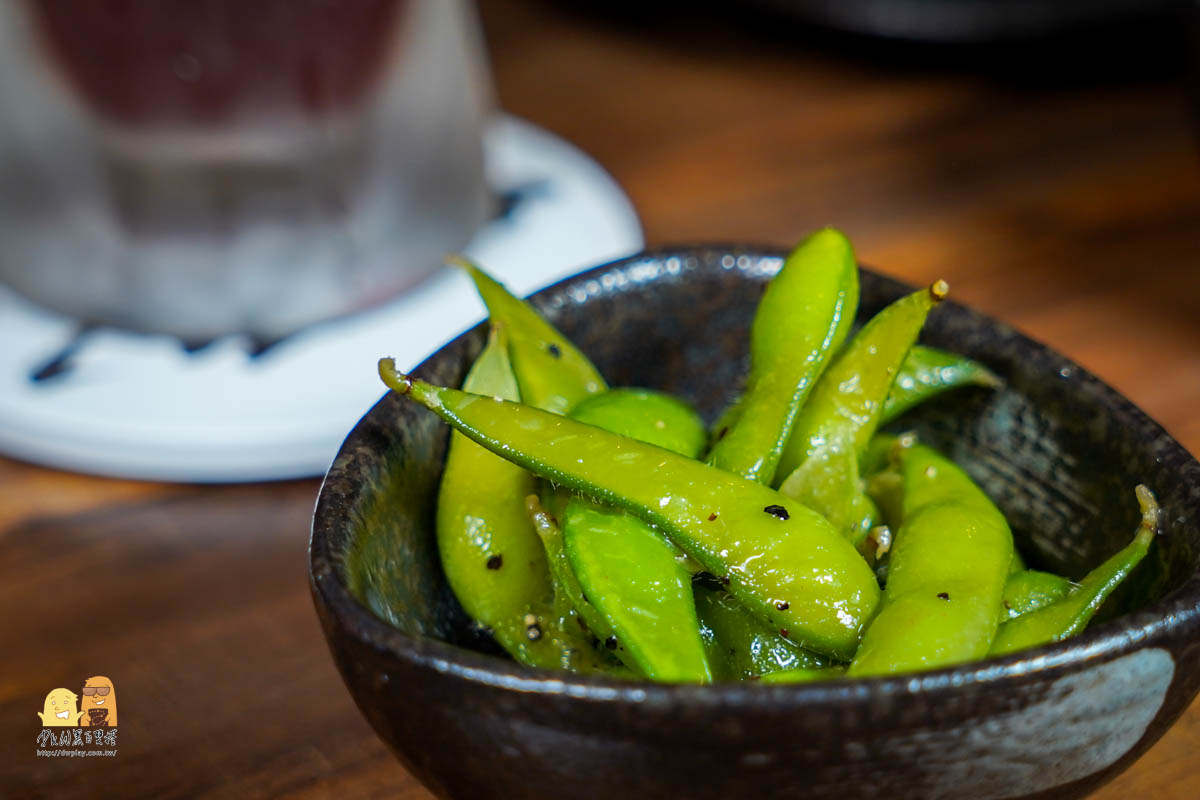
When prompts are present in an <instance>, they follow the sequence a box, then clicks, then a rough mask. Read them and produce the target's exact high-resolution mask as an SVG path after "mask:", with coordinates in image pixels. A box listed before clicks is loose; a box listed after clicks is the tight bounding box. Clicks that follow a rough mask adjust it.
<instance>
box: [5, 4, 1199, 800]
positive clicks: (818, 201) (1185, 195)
mask: <svg viewBox="0 0 1200 800" xmlns="http://www.w3.org/2000/svg"><path fill="white" fill-rule="evenodd" d="M481 10H482V12H483V18H484V23H485V33H486V35H487V41H488V44H489V48H490V56H491V59H492V62H493V69H494V75H495V81H496V86H497V91H498V96H499V99H500V102H501V104H502V105H503V106H504V107H505V108H506V109H507V110H509V111H511V112H513V113H516V114H518V115H521V116H523V117H526V118H528V119H530V120H532V121H534V122H536V123H538V124H540V125H544V126H546V127H548V128H550V129H551V130H553V131H555V132H557V133H559V134H561V135H563V136H565V137H566V138H568V139H570V140H571V141H573V142H575V143H576V144H578V145H580V146H581V147H582V148H584V149H585V150H587V151H588V152H590V153H592V154H593V155H594V156H595V157H596V158H597V159H598V160H599V161H600V162H601V163H602V164H603V165H604V166H605V167H606V168H608V169H609V170H610V171H611V172H612V174H613V175H614V176H615V177H616V179H617V180H618V181H619V182H620V183H621V184H622V185H623V186H624V187H625V188H626V190H627V191H628V192H629V194H630V196H631V197H632V199H633V201H634V204H635V205H636V207H637V209H638V211H639V213H640V214H641V215H642V219H643V223H644V226H645V230H646V236H647V239H648V241H649V242H650V243H651V244H667V243H682V242H696V241H735V240H736V241H753V242H760V243H768V244H777V245H786V244H788V243H790V242H792V241H794V240H796V239H797V238H798V237H799V236H801V235H802V234H803V233H804V232H805V231H807V230H809V229H811V228H813V227H815V226H818V225H823V224H834V225H837V226H839V227H842V228H843V229H845V230H846V231H847V232H848V233H849V234H850V235H851V237H852V239H853V240H854V241H855V243H856V246H857V248H858V253H859V256H860V258H861V260H863V261H864V262H866V263H869V264H872V265H873V266H876V267H877V268H879V269H882V270H883V271H885V272H888V273H891V274H894V275H896V276H898V277H901V278H903V279H906V280H909V281H912V282H917V283H925V282H928V281H930V280H932V279H934V278H936V277H944V278H946V279H947V280H949V281H950V283H951V285H952V287H953V288H952V293H953V296H954V297H955V298H956V299H958V300H960V301H962V302H965V303H968V304H970V305H973V306H975V307H977V308H980V309H981V310H983V311H986V312H987V313H989V314H992V315H994V316H996V317H999V318H1001V319H1004V320H1006V321H1008V322H1010V323H1012V324H1013V325H1015V326H1016V327H1018V328H1020V329H1022V330H1023V331H1024V332H1026V333H1028V334H1030V335H1031V336H1033V337H1034V338H1037V339H1040V340H1042V341H1045V342H1047V343H1049V344H1051V345H1052V346H1054V347H1055V348H1057V349H1058V350H1060V351H1061V352H1063V353H1065V354H1067V355H1068V356H1070V357H1071V358H1073V359H1075V360H1076V361H1078V362H1080V363H1081V364H1083V365H1084V366H1086V367H1087V368H1088V369H1090V370H1092V371H1094V372H1095V373H1097V374H1098V375H1099V376H1100V377H1102V378H1103V379H1104V380H1106V381H1108V382H1109V383H1111V384H1112V385H1113V386H1115V387H1116V388H1117V389H1118V390H1120V391H1122V392H1123V393H1125V394H1126V395H1127V396H1129V397H1130V398H1132V399H1133V400H1134V401H1135V402H1137V403H1138V404H1139V405H1141V406H1142V407H1143V408H1144V409H1145V410H1146V411H1147V412H1148V413H1149V414H1150V415H1151V416H1153V417H1154V418H1156V419H1157V420H1159V421H1160V422H1161V423H1162V424H1163V425H1164V426H1165V427H1166V428H1167V429H1168V430H1169V431H1171V432H1172V433H1173V434H1174V435H1175V436H1176V437H1177V438H1178V439H1179V440H1180V441H1181V442H1183V444H1184V445H1185V446H1186V447H1188V448H1189V449H1190V450H1191V451H1192V452H1194V453H1195V452H1200V416H1197V414H1196V413H1195V412H1196V409H1197V408H1200V314H1198V313H1197V312H1198V311H1200V269H1198V267H1200V263H1198V257H1197V252H1198V250H1200V166H1198V164H1197V157H1196V129H1195V128H1194V127H1192V126H1191V125H1190V124H1189V118H1188V116H1187V113H1186V107H1185V103H1184V95H1183V92H1182V88H1181V87H1180V86H1177V85H1175V84H1173V83H1171V82H1163V81H1135V82H1125V83H1109V84H1094V85H1086V84H1084V85H1078V84H1076V85H1074V86H1060V87H1054V86H1049V85H1046V86H1032V87H1031V86H1029V85H1023V86H1015V85H1011V84H1005V83H1002V82H998V81H996V80H989V79H985V78H981V77H973V76H971V75H970V74H962V73H953V72H949V71H938V70H928V69H910V68H905V69H901V68H897V67H895V66H893V65H887V64H880V63H874V64H872V63H870V62H866V61H861V60H855V59H851V58H848V57H841V56H838V55H837V54H831V53H829V52H824V53H821V52H817V51H814V50H812V49H811V48H801V47H795V46H791V45H789V44H788V42H787V41H786V40H785V39H784V38H783V37H767V38H763V37H759V36H756V35H752V34H750V33H747V32H746V31H728V30H724V29H723V26H719V25H707V26H706V25H691V26H688V27H686V28H678V29H676V28H674V27H672V26H671V25H662V24H660V25H659V26H657V27H654V28H638V27H635V26H631V25H626V24H617V23H611V22H603V21H597V20H596V19H593V18H590V17H587V16H581V15H578V14H575V13H571V12H569V11H566V10H564V9H563V8H562V7H561V6H560V5H558V4H552V3H544V2H528V0H524V1H523V0H487V2H484V3H482V5H481ZM316 491H317V483H316V482H315V481H303V482H292V483H281V484H263V485H255V486H243V487H182V486H170V485H153V484H143V483H136V482H128V481H115V480H108V479H102V478H91V477H85V476H78V475H71V474H66V473H59V472H56V471H53V470H46V469H41V468H36V467H32V466H28V465H25V464H20V463H17V462H13V461H5V460H0V608H2V609H3V610H4V611H3V614H0V643H3V646H4V651H5V659H4V669H3V670H2V671H0V752H3V754H4V758H3V761H2V762H0V763H3V765H4V766H3V767H2V768H0V796H4V797H22V796H45V797H62V796H93V795H98V794H100V793H102V792H105V791H108V792H111V793H114V794H119V795H121V796H126V797H183V796H197V795H198V796H232V797H259V796H280V795H289V796H302V797H328V796H337V797H338V798H341V799H342V800H348V799H349V798H358V797H379V796H389V797H394V796H397V795H399V796H400V797H406V798H425V797H428V796H429V795H428V793H426V792H425V790H424V789H422V788H421V787H420V786H419V785H417V784H416V783H415V781H414V780H413V779H412V778H411V777H409V776H408V775H407V774H406V773H405V772H404V770H403V769H402V768H401V767H400V766H399V765H398V764H397V763H396V762H395V761H394V760H393V759H392V758H391V756H390V755H389V754H388V753H387V752H386V750H385V749H384V747H383V745H382V744H381V743H379V741H378V740H377V739H376V738H375V737H374V735H373V734H372V733H371V731H370V729H369V728H368V727H367V725H366V723H365V722H364V721H363V719H362V718H361V716H360V715H359V713H358V711H357V709H355V707H354V706H353V704H352V702H351V701H350V698H349V696H348V694H347V693H346V691H345V689H344V688H343V686H342V684H341V681H340V679H339V678H338V676H337V674H336V672H335V670H334V668H333V664H332V662H331V660H330V658H329V655H328V653H327V651H326V649H325V645H324V642H323V641H322V639H321V635H320V631H319V629H318V626H317V622H316V619H315V616H314V614H313V611H312V607H311V603H310V600H309V597H308V588H307V584H306V581H305V545H306V542H307V529H308V522H309V517H310V514H311V510H312V504H313V501H314V498H315V495H316ZM96 673H101V674H105V675H108V676H110V677H112V679H113V681H114V683H115V684H116V686H117V687H118V690H119V692H120V697H121V701H120V702H121V708H122V720H123V721H124V722H125V724H123V725H122V726H121V728H120V742H119V747H118V750H119V755H118V756H117V757H116V758H115V759H67V760H60V759H39V758H36V757H35V756H34V750H35V742H34V739H35V736H36V732H37V731H36V717H35V716H34V712H35V711H37V710H39V709H40V708H41V701H42V698H43V697H44V695H45V693H46V692H47V691H48V690H49V689H51V688H53V687H55V686H60V685H61V686H68V687H71V686H75V685H76V684H80V685H81V684H82V680H83V679H84V678H85V677H87V676H88V675H92V674H96ZM1198 746H1200V707H1196V706H1194V707H1193V709H1192V710H1191V711H1190V712H1189V713H1188V714H1187V715H1186V716H1185V718H1184V719H1183V720H1181V721H1180V723H1179V724H1177V725H1176V726H1175V727H1174V729H1173V730H1172V731H1171V732H1170V733H1169V734H1168V735H1167V736H1166V737H1165V738H1164V739H1163V740H1162V741H1161V742H1160V743H1159V744H1158V745H1156V746H1155V747H1154V748H1153V749H1152V750H1151V751H1150V752H1149V753H1148V754H1147V755H1146V756H1145V757H1143V758H1142V759H1141V760H1140V761H1139V762H1138V763H1137V764H1135V765H1134V766H1133V768H1132V769H1130V770H1129V772H1127V773H1126V774H1125V775H1123V776H1122V777H1120V778H1119V779H1118V780H1117V781H1116V782H1115V783H1113V784H1112V785H1110V786H1108V787H1106V788H1105V789H1103V790H1102V791H1100V792H1099V793H1098V794H1097V795H1096V796H1097V797H1099V798H1111V799H1112V800H1117V798H1122V797H1127V796H1130V795H1137V796H1139V797H1143V798H1147V799H1148V800H1149V799H1157V798H1191V797H1196V796H1200V766H1197V765H1196V762H1195V761H1194V757H1193V756H1194V753H1195V752H1196V749H1197V747H1198Z"/></svg>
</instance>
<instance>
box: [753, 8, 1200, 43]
mask: <svg viewBox="0 0 1200 800" xmlns="http://www.w3.org/2000/svg"><path fill="white" fill-rule="evenodd" d="M754 3H755V4H757V5H760V6H764V7H770V8H772V9H774V10H776V11H778V12H781V13H784V14H788V15H792V16H794V17H796V18H797V19H800V20H803V21H806V22H812V23H816V24H820V25H825V26H828V27H830V28H833V29H836V30H842V31H846V32H850V33H860V34H867V35H870V36H882V37H887V38H891V39H903V40H908V41H914V42H942V43H980V42H997V41H1006V40H1007V41H1014V40H1021V39H1033V38H1040V37H1045V36H1054V35H1062V34H1066V33H1070V32H1073V31H1079V30H1081V29H1088V28H1092V29H1094V28H1097V27H1101V26H1111V25H1125V24H1129V23H1141V22H1144V21H1145V20H1147V19H1152V18H1156V17H1157V18H1160V19H1161V18H1166V17H1170V16H1172V15H1177V14H1179V13H1181V12H1182V11H1186V9H1187V3H1186V1H1185V2H1181V1H1180V0H754Z"/></svg>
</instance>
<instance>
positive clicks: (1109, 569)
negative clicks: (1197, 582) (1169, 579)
mask: <svg viewBox="0 0 1200 800" xmlns="http://www.w3.org/2000/svg"><path fill="white" fill-rule="evenodd" d="M1135 491H1136V494H1137V499H1138V504H1139V505H1140V506H1141V509H1142V519H1141V521H1140V522H1138V527H1137V531H1136V532H1135V533H1134V536H1133V541H1132V542H1130V543H1129V544H1128V545H1126V546H1125V547H1124V548H1122V549H1121V550H1120V551H1119V552H1117V553H1116V555H1114V556H1112V557H1111V558H1109V559H1108V560H1107V561H1105V562H1104V563H1103V564H1101V565H1100V566H1098V567H1096V568H1095V569H1094V570H1092V571H1091V572H1089V573H1088V574H1087V576H1086V577H1084V579H1083V580H1081V581H1080V582H1079V585H1078V586H1076V587H1075V588H1073V589H1072V590H1071V593H1070V594H1068V595H1067V596H1066V597H1064V598H1063V599H1062V600H1059V601H1058V602H1057V603H1052V604H1050V605H1048V606H1045V607H1043V608H1040V609H1038V610H1037V611H1033V612H1031V613H1029V614H1024V615H1022V616H1019V617H1017V618H1016V619H1014V620H1011V621H1009V622H1006V623H1004V624H1003V625H1001V626H1000V630H999V632H997V634H996V641H995V642H994V643H993V644H992V648H991V651H990V655H993V656H999V655H1004V654H1005V653H1012V652H1014V651H1017V650H1025V649H1027V648H1030V647H1037V646H1038V645H1042V644H1047V643H1049V642H1057V641H1059V640H1060V639H1065V638H1067V637H1068V636H1073V635H1074V634H1076V633H1079V632H1080V631H1081V630H1083V629H1084V628H1086V627H1087V624H1088V622H1089V621H1091V619H1092V617H1093V616H1094V615H1095V613H1096V611H1097V610H1098V609H1099V608H1100V606H1101V604H1103V603H1104V601H1105V599H1106V598H1107V597H1108V596H1109V595H1110V594H1112V593H1113V590H1114V589H1116V588H1117V586H1119V585H1120V584H1121V581H1123V580H1125V578H1126V577H1127V576H1128V575H1129V573H1130V572H1132V571H1133V568H1134V567H1136V566H1137V565H1138V563H1140V562H1141V560H1142V559H1143V558H1144V557H1145V555H1146V552H1147V551H1148V550H1149V549H1150V543H1151V542H1153V541H1154V536H1155V534H1156V533H1157V532H1158V501H1157V500H1155V498H1154V494H1153V493H1152V492H1151V491H1150V490H1149V489H1147V488H1146V487H1145V486H1138V487H1137V489H1136V490H1135Z"/></svg>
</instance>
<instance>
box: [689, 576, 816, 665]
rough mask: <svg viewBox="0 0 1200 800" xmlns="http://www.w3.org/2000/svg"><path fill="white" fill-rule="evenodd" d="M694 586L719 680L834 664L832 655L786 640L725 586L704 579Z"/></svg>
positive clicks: (697, 606)
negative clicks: (707, 584) (754, 614)
mask: <svg viewBox="0 0 1200 800" xmlns="http://www.w3.org/2000/svg"><path fill="white" fill-rule="evenodd" d="M700 577H701V576H697V578H700ZM709 577H711V576H709ZM693 587H694V593H695V598H696V615H697V616H698V617H699V619H700V625H701V630H702V632H703V634H704V636H705V637H706V641H707V646H708V648H709V659H708V660H709V663H710V664H711V665H712V669H713V673H714V676H715V677H717V678H718V679H720V680H746V679H748V678H757V677H761V676H764V675H768V674H770V673H773V672H779V671H780V670H790V669H820V668H823V667H827V666H829V665H830V663H831V662H830V660H829V659H828V658H824V657H822V656H819V655H817V654H816V653H813V652H810V651H808V650H805V649H804V648H802V647H800V646H798V645H796V644H795V643H794V642H792V641H791V640H790V639H784V638H783V637H782V636H780V635H779V631H778V630H776V629H775V628H773V627H771V626H770V625H768V624H767V623H766V622H763V621H762V620H760V619H758V618H757V617H755V616H753V615H752V614H750V612H748V611H747V610H746V608H745V606H743V605H742V604H741V603H740V602H738V599H737V598H736V597H734V596H733V595H731V594H730V593H729V592H727V591H725V589H724V588H718V587H715V586H706V585H705V582H704V581H703V580H696V581H694V582H693Z"/></svg>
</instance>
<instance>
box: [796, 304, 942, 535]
mask: <svg viewBox="0 0 1200 800" xmlns="http://www.w3.org/2000/svg"><path fill="white" fill-rule="evenodd" d="M949 288H950V287H949V286H947V285H946V282H945V281H937V282H936V283H934V284H933V285H932V286H930V287H929V288H928V289H922V290H920V291H917V292H914V293H912V294H910V295H908V296H907V297H902V298H900V299H899V300H897V301H896V302H894V303H892V304H891V305H889V306H888V307H887V308H885V309H883V310H882V311H880V312H879V313H878V314H876V315H875V317H874V318H873V319H871V321H870V322H868V323H867V324H866V325H865V326H864V327H863V329H862V330H861V331H859V332H858V334H857V335H856V336H855V337H854V338H853V339H852V340H851V341H850V343H849V344H848V345H847V346H846V348H845V349H844V350H843V351H842V352H841V353H839V354H838V356H837V358H836V359H834V361H833V363H832V364H830V365H829V368H828V369H826V370H825V372H824V374H823V375H822V376H821V379H820V380H819V381H817V385H816V387H815V388H814V389H813V392H812V395H811V396H810V397H809V398H808V402H807V403H806V404H805V405H804V407H803V408H802V409H800V414H799V416H798V417H797V419H796V425H795V428H794V429H793V430H792V436H791V438H790V439H789V440H788V443H787V447H786V448H785V449H784V451H783V456H782V458H781V459H780V461H779V474H781V475H785V476H786V478H785V480H784V481H783V482H782V484H781V486H780V487H779V490H780V491H781V492H783V493H784V494H786V495H788V496H789V497H795V498H796V499H797V500H799V501H800V502H802V503H804V504H805V505H807V506H809V507H810V508H813V509H815V510H817V511H819V512H820V513H822V514H824V515H825V517H826V519H828V520H829V521H830V522H832V523H833V525H834V527H835V528H837V529H838V530H840V531H842V533H843V534H844V535H845V536H847V537H849V538H850V539H851V541H853V542H854V543H855V544H856V545H858V544H860V543H861V542H862V541H863V540H864V539H865V538H866V536H867V532H868V531H870V530H871V528H872V527H874V525H875V512H876V509H875V504H874V503H872V502H871V500H870V498H868V497H867V496H866V493H865V492H864V490H863V486H862V482H861V481H860V480H859V462H860V460H861V459H862V457H863V456H864V455H865V453H866V450H867V444H868V443H869V442H870V440H871V437H872V436H873V435H874V434H875V429H876V427H877V426H878V425H879V416H880V413H881V412H882V410H883V403H884V401H885V400H886V399H887V396H888V392H889V390H890V389H891V387H892V383H893V381H894V380H895V377H896V374H897V372H898V371H899V369H900V366H901V364H903V363H904V359H905V356H906V355H907V354H908V350H909V348H910V347H912V344H913V342H915V341H916V340H917V336H918V335H919V334H920V332H921V327H922V326H923V325H924V324H925V318H926V316H928V314H929V312H930V311H931V310H932V309H933V307H934V306H935V305H937V304H938V303H940V302H941V301H942V300H943V299H944V298H945V297H946V292H948V291H949Z"/></svg>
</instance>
